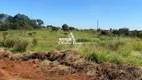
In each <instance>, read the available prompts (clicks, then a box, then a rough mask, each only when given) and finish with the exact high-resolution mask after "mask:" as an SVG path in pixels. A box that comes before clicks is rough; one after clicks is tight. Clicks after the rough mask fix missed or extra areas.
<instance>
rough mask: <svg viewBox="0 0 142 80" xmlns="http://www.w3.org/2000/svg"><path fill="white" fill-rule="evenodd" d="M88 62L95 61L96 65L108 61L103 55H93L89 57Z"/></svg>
mask: <svg viewBox="0 0 142 80" xmlns="http://www.w3.org/2000/svg"><path fill="white" fill-rule="evenodd" d="M88 60H90V61H95V62H96V63H102V62H107V61H108V59H107V56H106V55H105V54H102V53H93V54H91V55H89V56H88Z"/></svg>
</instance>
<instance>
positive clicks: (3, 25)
mask: <svg viewBox="0 0 142 80" xmlns="http://www.w3.org/2000/svg"><path fill="white" fill-rule="evenodd" d="M43 24H44V22H43V21H42V20H41V19H30V18H29V17H28V16H26V15H24V14H20V13H18V14H16V15H15V16H11V15H7V14H3V13H2V14H0V30H1V31H5V30H8V29H12V30H15V29H35V28H40V27H42V25H43Z"/></svg>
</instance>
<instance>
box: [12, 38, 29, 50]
mask: <svg viewBox="0 0 142 80" xmlns="http://www.w3.org/2000/svg"><path fill="white" fill-rule="evenodd" d="M28 45H29V42H28V41H26V40H19V41H18V42H17V43H16V44H15V47H14V51H17V52H24V51H26V49H27V47H28Z"/></svg>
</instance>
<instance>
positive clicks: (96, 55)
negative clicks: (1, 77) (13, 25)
mask: <svg viewBox="0 0 142 80" xmlns="http://www.w3.org/2000/svg"><path fill="white" fill-rule="evenodd" d="M72 32H73V34H74V35H75V39H76V40H77V41H82V42H83V43H84V44H81V45H79V44H76V45H59V44H58V38H65V37H68V36H69V35H68V34H70V32H67V33H66V32H63V31H58V32H53V31H51V30H49V29H40V30H29V31H20V30H17V31H11V30H10V31H1V32H0V46H1V47H2V48H5V49H6V50H11V51H13V52H17V51H16V50H19V49H17V48H19V47H20V46H22V47H23V45H25V46H28V47H27V48H26V51H24V52H17V53H29V52H45V51H51V50H62V51H64V50H75V51H78V52H80V53H81V54H82V55H84V56H85V57H86V58H88V59H89V60H91V61H96V62H98V63H102V62H111V63H116V64H124V63H128V64H135V65H137V66H142V40H141V39H140V38H136V37H124V36H120V37H118V36H102V35H99V33H98V32H95V31H72ZM18 43H20V45H19V44H18Z"/></svg>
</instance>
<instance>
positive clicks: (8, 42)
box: [1, 39, 15, 48]
mask: <svg viewBox="0 0 142 80" xmlns="http://www.w3.org/2000/svg"><path fill="white" fill-rule="evenodd" d="M1 44H2V46H3V47H8V48H11V47H13V46H14V45H15V40H12V39H6V40H5V41H2V42H1Z"/></svg>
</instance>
